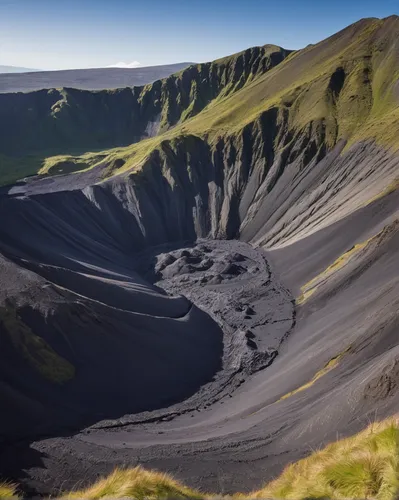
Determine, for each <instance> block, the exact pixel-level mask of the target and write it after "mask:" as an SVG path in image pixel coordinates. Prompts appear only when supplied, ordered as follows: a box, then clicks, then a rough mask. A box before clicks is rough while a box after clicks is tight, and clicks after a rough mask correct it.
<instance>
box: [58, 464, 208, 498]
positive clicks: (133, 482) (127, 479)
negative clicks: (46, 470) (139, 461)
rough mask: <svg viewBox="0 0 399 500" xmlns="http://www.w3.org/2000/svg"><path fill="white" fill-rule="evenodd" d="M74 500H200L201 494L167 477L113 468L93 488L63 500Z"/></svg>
mask: <svg viewBox="0 0 399 500" xmlns="http://www.w3.org/2000/svg"><path fill="white" fill-rule="evenodd" d="M74 498H87V499H90V500H96V499H99V498H134V499H135V500H144V499H145V500H158V499H167V498H189V499H201V498H204V495H203V494H201V493H200V492H199V491H196V490H192V489H191V488H188V487H187V486H184V485H183V484H181V483H179V482H178V481H176V480H174V479H173V478H172V477H171V476H169V475H167V474H163V473H160V472H155V471H148V470H145V469H143V468H142V467H135V468H134V469H117V470H115V471H114V472H113V473H112V474H111V475H109V476H108V477H106V478H104V479H101V480H100V481H98V482H97V483H95V484H94V485H93V486H91V487H89V488H87V489H84V490H80V491H75V492H72V493H69V494H67V495H65V496H64V497H62V499H63V500H66V499H74Z"/></svg>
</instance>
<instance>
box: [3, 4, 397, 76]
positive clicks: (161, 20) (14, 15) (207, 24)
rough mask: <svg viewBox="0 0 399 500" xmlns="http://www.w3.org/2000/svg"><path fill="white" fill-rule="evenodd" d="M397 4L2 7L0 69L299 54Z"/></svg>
mask: <svg viewBox="0 0 399 500" xmlns="http://www.w3.org/2000/svg"><path fill="white" fill-rule="evenodd" d="M391 14H399V0H333V1H331V0H295V1H294V0H274V1H268V0H239V1H238V0H202V1H199V0H185V1H183V0H140V1H135V0H130V1H128V0H108V1H105V0H0V64H3V65H14V66H24V67H31V68H40V69H64V68H83V67H104V66H108V65H113V64H116V63H118V62H125V63H131V62H133V61H138V62H139V63H141V64H142V65H145V66H148V65H154V64H167V63H173V62H183V61H188V62H202V61H209V60H212V59H216V58H218V57H223V56H225V55H228V54H232V53H234V52H237V51H240V50H242V49H245V48H247V47H252V46H255V45H263V44H266V43H274V44H276V45H281V46H283V47H286V48H290V49H291V48H292V49H296V48H301V47H304V46H306V45H307V44H309V43H315V42H317V41H319V40H321V39H323V38H325V37H327V36H329V35H331V34H333V33H335V32H336V31H338V30H340V29H342V28H344V27H345V26H347V25H348V24H351V23H352V22H355V21H357V20H358V19H360V18H362V17H386V16H389V15H391Z"/></svg>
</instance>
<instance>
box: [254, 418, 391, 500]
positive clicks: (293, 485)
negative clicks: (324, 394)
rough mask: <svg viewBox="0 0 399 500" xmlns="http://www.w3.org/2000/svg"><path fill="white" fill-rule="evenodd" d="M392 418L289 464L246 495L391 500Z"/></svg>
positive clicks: (286, 497) (287, 497) (285, 497)
mask: <svg viewBox="0 0 399 500" xmlns="http://www.w3.org/2000/svg"><path fill="white" fill-rule="evenodd" d="M398 473H399V429H398V424H397V421H396V420H388V421H385V422H382V423H375V424H372V425H370V426H369V427H368V428H367V429H365V430H364V431H363V432H360V433H359V434H356V435H355V436H353V437H350V438H347V439H343V440H340V441H337V442H335V443H332V444H329V445H328V446H326V447H325V448H324V449H323V450H321V451H318V452H315V453H313V454H312V455H310V456H309V457H308V458H305V459H303V460H300V461H299V462H297V463H295V464H292V465H289V466H288V467H287V468H286V469H285V470H284V472H283V473H282V474H281V476H280V477H279V478H278V479H276V480H275V481H272V482H271V483H269V484H268V485H266V486H265V487H264V488H262V489H261V490H259V491H256V492H254V493H252V494H250V495H249V496H248V497H249V498H284V499H305V498H330V499H337V500H338V499H344V498H347V499H351V498H375V499H377V500H393V499H394V498H396V495H397V493H398V489H399V477H398Z"/></svg>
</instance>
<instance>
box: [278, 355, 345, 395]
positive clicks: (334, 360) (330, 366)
mask: <svg viewBox="0 0 399 500" xmlns="http://www.w3.org/2000/svg"><path fill="white" fill-rule="evenodd" d="M349 349H350V347H348V349H346V350H345V351H343V352H341V353H339V354H338V355H337V356H335V357H334V358H332V359H330V361H329V362H328V363H327V364H326V365H325V366H323V368H322V369H321V370H319V371H318V372H317V373H316V374H315V375H314V376H313V377H312V378H311V380H309V382H306V384H303V385H301V386H300V387H298V388H297V389H294V390H293V391H291V392H288V393H287V394H284V396H282V397H281V398H280V399H279V401H283V400H284V399H287V398H289V397H291V396H294V395H295V394H298V392H302V391H305V390H306V389H309V387H312V385H313V384H314V383H315V382H317V380H319V378H321V377H323V375H326V374H327V373H328V372H330V371H331V370H333V369H334V368H335V367H336V366H338V363H339V362H340V360H341V359H342V357H343V356H344V355H345V354H346V353H347V352H348V351H349Z"/></svg>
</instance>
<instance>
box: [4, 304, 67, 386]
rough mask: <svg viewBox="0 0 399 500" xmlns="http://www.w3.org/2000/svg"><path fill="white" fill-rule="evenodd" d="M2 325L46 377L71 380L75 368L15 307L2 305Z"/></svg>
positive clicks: (15, 344)
mask: <svg viewBox="0 0 399 500" xmlns="http://www.w3.org/2000/svg"><path fill="white" fill-rule="evenodd" d="M0 327H2V328H3V329H4V331H5V332H6V334H7V335H8V336H9V338H10V340H11V342H12V344H13V346H14V348H15V349H16V350H17V351H18V352H20V353H21V354H22V356H23V357H24V358H25V360H26V361H27V362H28V363H29V364H30V365H31V367H32V368H34V369H35V370H36V371H38V372H39V373H40V374H41V375H42V376H43V377H44V378H45V379H47V380H49V381H50V382H54V383H57V384H63V383H65V382H68V381H69V380H71V379H72V378H73V377H74V375H75V368H74V367H73V365H72V364H71V363H70V362H69V361H67V360H66V359H64V358H62V357H61V356H59V355H58V354H57V353H56V352H55V351H54V350H53V349H52V348H51V347H50V346H49V345H48V344H47V342H46V341H45V340H43V339H42V338H41V337H39V336H37V335H35V334H34V333H33V332H32V330H31V329H30V328H29V327H28V326H27V325H26V324H25V323H24V322H23V321H22V320H21V319H20V318H19V316H18V315H17V312H16V311H15V309H13V308H11V307H0Z"/></svg>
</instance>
